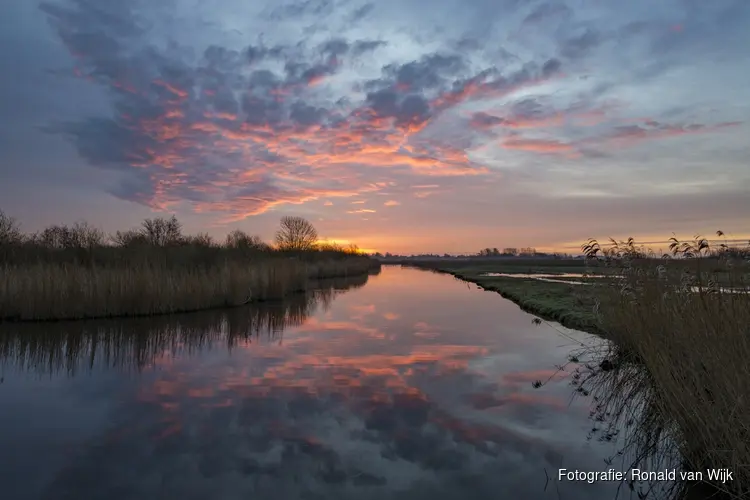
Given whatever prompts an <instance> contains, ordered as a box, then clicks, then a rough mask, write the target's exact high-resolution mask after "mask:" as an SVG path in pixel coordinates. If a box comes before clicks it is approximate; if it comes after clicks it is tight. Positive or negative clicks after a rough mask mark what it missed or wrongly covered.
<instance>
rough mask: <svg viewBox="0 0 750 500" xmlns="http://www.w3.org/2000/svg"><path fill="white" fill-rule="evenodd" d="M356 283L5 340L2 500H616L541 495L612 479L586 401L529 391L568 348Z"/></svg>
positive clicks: (458, 302) (601, 491) (472, 305)
mask: <svg viewBox="0 0 750 500" xmlns="http://www.w3.org/2000/svg"><path fill="white" fill-rule="evenodd" d="M363 282H364V278H362V279H360V280H359V282H357V283H349V284H347V286H349V287H350V289H349V290H346V291H344V290H333V289H332V288H330V286H328V288H325V289H323V290H322V291H320V292H318V293H317V294H314V295H311V296H308V297H298V298H296V299H295V300H293V301H290V302H286V303H284V304H276V305H273V306H266V307H263V308H261V307H253V308H241V309H232V310H228V311H210V312H205V313H196V314H190V315H182V316H176V317H173V318H165V317H162V318H152V319H139V320H128V321H105V322H95V323H67V324H54V325H46V326H44V327H40V326H33V327H32V326H29V325H25V326H23V328H22V327H21V325H18V326H11V327H8V326H5V327H3V330H2V333H0V354H1V355H2V363H3V364H2V374H1V376H2V384H0V450H2V453H0V498H4V499H9V500H30V499H34V500H37V499H55V500H57V499H75V500H79V499H87V500H90V499H107V500H119V499H139V500H140V499H144V498H146V499H151V498H159V499H180V500H183V499H208V498H211V499H247V498H269V499H297V498H300V499H302V498H305V499H313V498H321V499H323V498H325V499H338V498H357V499H362V500H365V499H371V498H373V499H374V498H378V499H381V498H395V499H402V498H403V499H410V500H411V499H422V498H429V499H431V500H443V499H461V500H464V499H466V498H472V499H475V498H476V499H482V498H487V499H495V498H524V499H532V500H534V499H557V498H576V499H580V500H586V499H592V500H602V499H606V498H613V497H614V492H615V490H616V488H617V483H615V482H598V483H594V484H587V483H585V482H560V483H557V482H555V480H556V479H557V474H558V469H559V468H560V467H561V466H562V467H564V468H567V469H570V470H573V469H578V470H583V471H604V470H607V469H608V466H607V465H606V464H605V463H604V461H603V459H604V458H605V457H607V456H610V455H611V454H612V453H613V451H614V445H613V444H612V443H601V442H597V441H595V440H594V441H587V439H586V436H587V434H588V432H589V430H590V429H591V426H592V423H591V421H590V420H589V419H588V415H589V404H590V401H587V400H585V399H574V400H572V401H571V387H570V385H569V384H568V381H567V380H561V379H559V378H558V377H553V378H552V380H551V382H550V383H549V384H547V385H545V386H544V387H542V388H540V389H534V388H533V387H532V383H533V382H534V381H535V380H547V379H548V378H549V377H552V376H553V375H554V368H553V366H554V365H556V364H559V363H561V362H564V360H565V357H566V355H567V353H568V352H569V351H570V350H571V349H572V348H573V346H572V345H571V341H570V340H569V339H565V338H563V337H561V336H560V335H559V334H558V332H556V331H555V329H554V328H552V327H551V326H549V325H546V324H542V325H533V324H532V322H531V320H532V316H531V315H529V314H526V313H524V312H522V311H521V310H520V309H519V308H518V307H517V306H516V305H514V304H513V303H511V302H509V301H506V300H504V299H502V298H501V297H500V296H499V295H497V294H494V293H489V292H483V291H480V290H477V289H476V288H475V287H469V286H467V284H466V283H463V282H459V281H457V280H454V279H452V278H451V277H449V276H446V275H439V274H432V273H428V272H423V271H419V270H413V269H402V268H395V267H385V268H384V270H383V272H382V273H381V274H380V275H378V276H371V277H369V281H368V282H367V284H366V285H364V286H361V285H363ZM351 285H355V286H354V287H351ZM336 287H337V288H345V287H344V286H343V285H342V284H341V283H339V284H337V285H336ZM565 331H566V332H567V333H568V334H569V335H571V336H572V337H573V338H575V339H576V340H578V341H582V342H587V341H589V340H590V338H589V337H588V336H587V335H585V334H583V333H580V332H574V331H570V330H565ZM547 475H549V477H550V478H551V481H550V482H549V484H548V485H547V489H546V491H545V482H546V476H547Z"/></svg>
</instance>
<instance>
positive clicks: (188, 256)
mask: <svg viewBox="0 0 750 500" xmlns="http://www.w3.org/2000/svg"><path fill="white" fill-rule="evenodd" d="M377 266H379V264H378V262H377V261H375V260H373V259H370V258H369V257H367V256H364V255H361V254H358V253H357V252H355V251H354V250H350V249H342V248H333V247H325V248H320V249H319V248H312V249H308V250H305V251H283V250H276V249H274V248H273V247H271V246H270V245H267V244H265V243H263V242H262V241H261V240H260V238H257V237H252V236H249V235H247V234H245V233H242V232H240V231H235V232H233V233H230V235H229V236H228V237H227V239H226V241H225V242H223V243H221V244H219V243H216V242H214V241H213V240H212V239H211V238H210V237H209V236H207V235H195V236H190V235H183V234H182V229H181V225H180V224H179V222H178V221H177V220H176V219H175V218H174V217H173V218H172V219H147V220H146V221H144V223H143V225H142V227H141V228H140V229H136V230H130V231H124V232H120V231H118V232H117V233H115V235H114V236H111V237H110V238H109V239H107V238H106V237H105V235H104V234H103V233H101V232H100V231H98V230H96V229H94V228H92V227H91V226H88V225H87V224H85V223H78V224H76V225H74V226H72V227H68V226H53V227H51V228H47V229H45V230H44V231H41V232H40V233H35V234H28V235H25V234H23V233H21V232H20V230H19V229H18V228H17V226H16V225H15V223H14V221H13V220H12V219H10V218H9V217H7V216H5V215H4V214H2V212H0V320H61V319H84V318H100V317H114V316H142V315H152V314H165V313H167V314H168V313H177V312H186V311H195V310H199V309H206V308H216V307H227V306H237V305H241V304H245V303H248V302H252V301H262V300H273V299H280V298H283V297H285V296H287V295H289V294H291V293H295V292H300V291H304V290H306V289H307V287H308V282H309V280H310V279H319V278H332V277H339V276H351V275H357V274H366V273H367V272H368V271H369V270H370V269H372V268H373V267H377Z"/></svg>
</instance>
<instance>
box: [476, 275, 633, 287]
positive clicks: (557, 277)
mask: <svg viewBox="0 0 750 500" xmlns="http://www.w3.org/2000/svg"><path fill="white" fill-rule="evenodd" d="M482 276H497V277H502V278H519V279H534V280H537V281H547V282H550V283H565V284H568V285H590V284H591V283H586V282H585V281H573V280H566V279H560V278H619V277H620V276H614V275H595V274H583V273H558V274H543V273H535V274H521V273H485V274H482Z"/></svg>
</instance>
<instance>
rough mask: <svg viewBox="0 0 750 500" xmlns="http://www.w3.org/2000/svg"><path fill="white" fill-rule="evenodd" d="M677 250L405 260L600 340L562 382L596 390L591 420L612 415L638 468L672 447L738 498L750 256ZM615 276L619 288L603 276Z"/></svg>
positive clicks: (747, 370) (744, 458)
mask: <svg viewBox="0 0 750 500" xmlns="http://www.w3.org/2000/svg"><path fill="white" fill-rule="evenodd" d="M678 248H682V246H680V247H678ZM686 248H687V250H688V251H689V252H691V254H690V255H685V254H679V252H676V254H677V255H676V256H677V257H680V258H679V259H669V258H662V259H659V258H652V257H644V256H643V255H642V254H639V253H638V251H637V249H635V248H634V247H633V246H632V245H631V246H629V247H627V246H626V248H615V252H613V253H612V254H610V257H611V261H610V262H609V263H610V266H608V267H602V266H600V264H601V261H595V262H596V264H597V266H599V267H597V268H594V269H586V270H587V271H589V272H592V273H593V275H588V273H584V272H582V271H584V269H581V266H580V264H576V265H575V266H570V267H568V268H567V269H566V266H565V265H564V264H563V263H557V264H555V265H554V268H553V267H552V266H543V265H538V266H536V267H535V268H528V267H527V266H526V265H525V264H524V265H517V266H513V265H512V263H509V262H498V263H496V264H489V263H485V262H482V263H480V262H476V263H471V262H462V263H460V264H459V265H454V266H451V264H450V263H435V262H416V263H411V264H410V265H411V266H412V267H417V268H420V269H426V270H432V271H435V272H442V273H447V274H451V275H453V276H455V277H457V278H460V279H462V280H465V281H469V282H472V283H476V284H477V285H479V286H480V287H482V288H484V289H485V290H491V291H495V292H498V293H500V294H501V295H502V296H503V297H505V298H508V299H510V300H512V301H513V302H515V303H516V304H518V305H519V306H520V307H521V308H522V309H523V310H526V311H528V312H531V313H533V314H535V315H537V316H539V317H540V318H543V319H546V320H551V321H558V322H560V323H561V324H563V325H564V326H567V327H570V328H575V329H578V330H583V331H587V332H589V333H596V334H599V335H601V336H602V337H604V338H606V341H602V343H601V344H600V345H598V346H595V347H593V348H591V349H589V350H588V352H581V353H577V354H581V355H580V356H578V355H575V356H574V358H575V359H581V360H583V359H585V360H586V361H585V363H584V364H583V365H582V366H581V367H580V370H578V371H577V372H576V373H575V374H574V376H573V377H572V380H571V382H572V383H573V385H574V386H575V390H576V391H577V392H578V393H580V394H583V395H591V396H592V397H593V398H594V399H593V401H595V404H594V419H595V421H596V422H605V421H607V422H610V423H611V424H612V427H611V428H610V429H608V430H606V432H605V435H608V436H609V437H610V439H611V438H612V437H613V436H616V435H617V434H618V433H619V432H620V431H623V432H622V435H621V437H622V438H623V442H625V443H626V445H625V446H628V447H631V448H634V449H631V450H629V452H630V453H629V454H630V456H634V457H637V458H636V459H635V460H636V462H635V463H633V464H630V467H631V468H641V469H643V470H646V469H647V468H648V467H649V463H651V464H653V463H654V462H653V461H652V462H649V461H650V460H653V459H656V460H659V457H660V458H664V457H669V456H671V457H678V459H679V460H681V461H682V463H683V464H684V468H685V470H689V471H698V472H700V471H703V474H704V478H703V481H702V483H703V484H704V486H707V487H709V488H710V489H711V491H712V492H713V493H716V492H720V493H721V494H722V495H719V496H716V497H715V498H742V497H743V495H747V494H748V492H749V491H750V469H748V468H747V467H746V466H743V464H747V463H750V445H749V443H750V426H748V422H750V391H749V390H748V386H747V381H748V380H750V366H749V365H748V363H747V359H748V357H750V330H749V329H748V328H749V326H748V325H750V261H748V260H747V255H750V254H748V253H747V252H746V253H744V254H742V253H741V252H736V255H735V254H734V253H733V254H728V255H722V253H721V251H719V252H717V253H716V254H711V255H710V256H709V257H708V258H704V257H703V255H704V254H708V253H709V252H710V251H711V249H710V248H708V246H704V244H703V243H702V242H697V243H696V244H695V245H692V246H690V247H686ZM727 253H728V252H727ZM738 256H739V257H738ZM695 257H697V258H695ZM560 264H563V265H560ZM489 273H497V274H504V275H505V276H492V275H489ZM525 273H536V274H537V276H536V278H534V277H531V276H523V274H525ZM538 273H545V274H547V275H556V276H544V277H539V276H538ZM514 275H515V277H513V276H514ZM607 276H609V278H607ZM615 276H617V277H618V280H617V284H616V285H617V286H610V285H612V284H613V283H612V280H613V279H614V278H615ZM548 279H550V280H551V281H547V280H548ZM565 281H568V283H564V282H565ZM595 310H596V312H595ZM595 425H597V424H595ZM610 431H612V432H610ZM655 454H656V455H659V457H656V458H655V457H654V455H655ZM722 468H728V469H729V471H730V472H732V473H733V478H734V479H733V481H731V482H728V483H726V484H721V483H717V482H716V481H713V480H711V479H710V478H709V477H707V475H706V472H705V471H707V470H709V469H714V470H718V469H722ZM682 486H685V485H682ZM681 493H685V492H684V491H682V492H681ZM680 498H682V497H680ZM691 498H692V497H691Z"/></svg>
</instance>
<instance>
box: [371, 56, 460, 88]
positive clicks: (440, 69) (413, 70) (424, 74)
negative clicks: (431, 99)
mask: <svg viewBox="0 0 750 500" xmlns="http://www.w3.org/2000/svg"><path fill="white" fill-rule="evenodd" d="M465 68H466V63H465V62H464V60H463V59H462V58H461V57H460V56H457V55H453V54H450V55H446V54H430V55H427V56H424V57H422V58H421V59H419V60H417V61H412V62H409V63H406V64H403V65H394V64H391V65H388V66H386V67H385V68H383V72H384V73H385V75H386V76H387V77H390V78H391V79H392V80H393V83H394V84H396V85H405V86H408V88H409V89H410V90H414V91H421V90H429V89H434V88H436V87H438V86H439V85H440V84H441V83H442V82H444V81H445V79H446V77H449V76H454V75H456V74H458V73H459V72H461V71H462V70H464V69H465Z"/></svg>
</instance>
